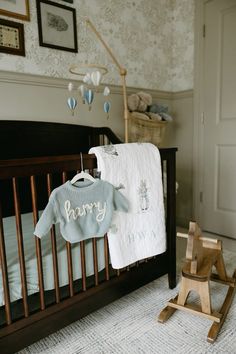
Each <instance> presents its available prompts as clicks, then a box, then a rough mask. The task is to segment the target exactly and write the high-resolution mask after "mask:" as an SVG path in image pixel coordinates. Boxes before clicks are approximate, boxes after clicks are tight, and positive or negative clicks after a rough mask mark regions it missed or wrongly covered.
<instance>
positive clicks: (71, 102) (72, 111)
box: [67, 97, 77, 116]
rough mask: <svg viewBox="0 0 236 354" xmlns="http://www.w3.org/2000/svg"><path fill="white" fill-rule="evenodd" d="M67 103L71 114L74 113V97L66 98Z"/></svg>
mask: <svg viewBox="0 0 236 354" xmlns="http://www.w3.org/2000/svg"><path fill="white" fill-rule="evenodd" d="M67 105H68V107H69V108H70V111H71V114H72V116H73V115H74V113H75V108H76V106H77V100H76V99H75V98H74V97H69V98H68V99H67Z"/></svg>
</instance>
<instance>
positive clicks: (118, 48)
mask: <svg viewBox="0 0 236 354" xmlns="http://www.w3.org/2000/svg"><path fill="white" fill-rule="evenodd" d="M55 3H61V4H63V5H67V6H72V7H74V8H76V13H77V32H78V48H79V51H78V53H76V54H75V53H69V52H65V51H61V50H55V49H49V48H45V47H40V46H39V44H38V25H37V14H36V5H35V0H30V16H31V21H30V22H23V23H24V26H25V49H26V57H20V56H15V55H8V54H3V53H0V70H6V71H13V72H21V73H30V74H36V75H44V76H45V75H46V76H50V77H59V78H70V77H71V78H75V77H73V76H72V75H71V74H69V72H68V68H69V65H70V64H72V63H79V62H81V63H83V62H86V61H87V62H96V63H97V62H98V63H101V64H103V65H106V66H108V69H109V74H107V75H106V76H105V78H104V82H106V83H111V84H120V79H119V75H117V70H116V67H115V66H114V65H113V64H112V63H111V59H110V58H109V56H108V55H107V53H106V52H105V50H104V48H103V47H102V46H101V44H100V43H99V42H97V40H96V37H95V35H94V34H93V33H92V32H91V31H90V30H89V28H87V26H86V25H85V24H84V21H83V19H84V18H85V17H86V16H87V17H89V18H90V19H91V21H92V22H93V23H94V25H95V27H96V28H97V30H98V31H99V32H100V33H101V35H102V37H103V38H104V40H105V41H106V43H107V44H108V45H109V46H110V48H111V49H112V51H113V53H114V54H115V56H116V57H117V59H118V61H119V62H120V64H121V65H122V66H124V67H125V68H126V69H127V71H128V75H127V85H128V86H133V87H142V88H148V89H155V90H166V91H181V90H187V89H192V88H193V19H194V0H89V1H88V0H74V4H72V5H70V4H68V3H66V2H63V1H61V0H58V1H55ZM9 19H10V18H9ZM11 20H14V19H13V18H11Z"/></svg>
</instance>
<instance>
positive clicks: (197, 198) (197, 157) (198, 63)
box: [193, 0, 214, 225]
mask: <svg viewBox="0 0 236 354" xmlns="http://www.w3.org/2000/svg"><path fill="white" fill-rule="evenodd" d="M210 1H214V0H195V24H194V36H195V39H194V98H193V107H194V108H193V114H194V120H193V124H194V129H193V131H194V134H193V215H194V217H195V220H197V221H198V222H199V224H200V225H201V222H202V221H203V218H202V209H203V208H202V198H204V195H203V196H202V192H203V167H204V166H203V163H204V80H203V73H204V42H205V41H204V36H203V33H204V32H203V31H204V22H205V11H204V10H205V4H206V3H208V2H210ZM206 30H207V29H206Z"/></svg>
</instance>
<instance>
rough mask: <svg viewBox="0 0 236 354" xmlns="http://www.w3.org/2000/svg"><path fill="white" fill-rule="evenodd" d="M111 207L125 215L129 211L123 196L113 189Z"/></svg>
mask: <svg viewBox="0 0 236 354" xmlns="http://www.w3.org/2000/svg"><path fill="white" fill-rule="evenodd" d="M113 205H114V209H115V210H120V211H124V212H125V213H127V212H128V210H129V203H128V200H127V199H126V198H125V196H124V195H123V194H122V193H121V192H119V191H118V190H117V189H115V188H114V194H113Z"/></svg>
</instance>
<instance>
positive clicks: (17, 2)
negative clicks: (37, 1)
mask: <svg viewBox="0 0 236 354" xmlns="http://www.w3.org/2000/svg"><path fill="white" fill-rule="evenodd" d="M0 15H4V16H9V17H15V18H18V19H19V20H25V21H29V20H30V13H29V0H0Z"/></svg>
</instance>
